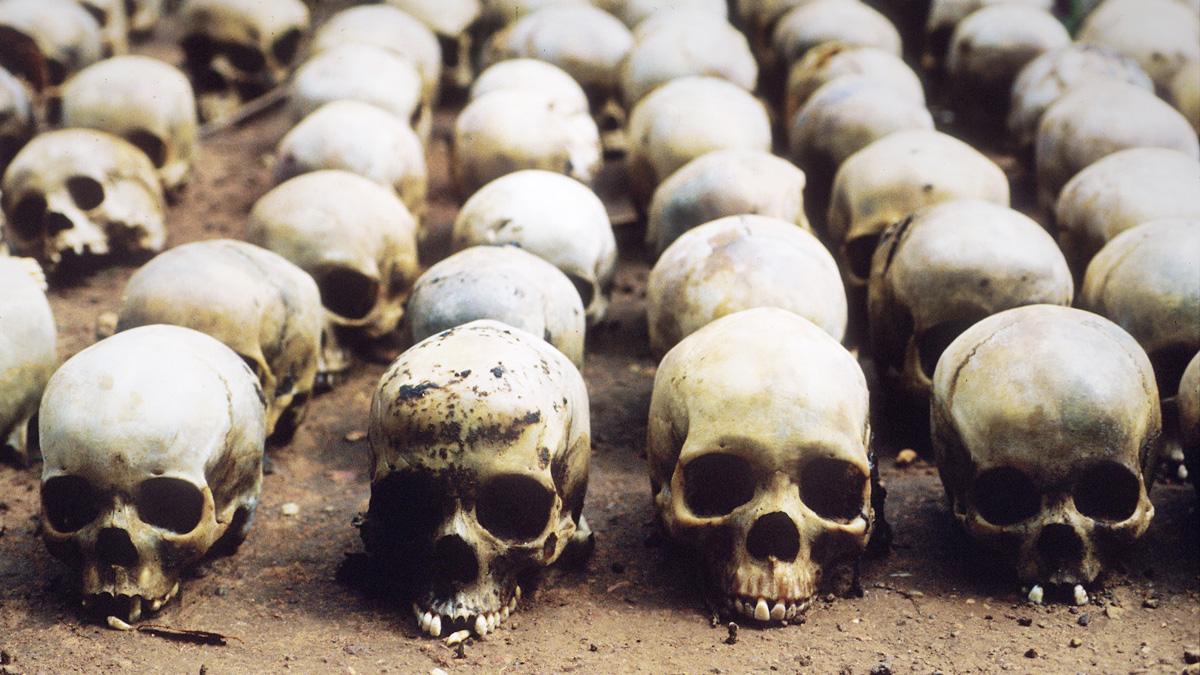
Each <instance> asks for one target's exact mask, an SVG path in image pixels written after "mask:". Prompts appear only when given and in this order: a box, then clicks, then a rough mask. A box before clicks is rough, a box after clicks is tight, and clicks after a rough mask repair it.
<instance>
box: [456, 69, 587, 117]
mask: <svg viewBox="0 0 1200 675" xmlns="http://www.w3.org/2000/svg"><path fill="white" fill-rule="evenodd" d="M501 89H531V90H534V91H536V92H539V93H541V94H545V95H548V96H550V98H551V99H552V100H553V105H554V109H555V110H557V111H558V112H561V113H563V114H566V115H576V114H579V115H586V114H588V110H589V106H588V99H587V94H585V93H584V92H583V87H580V86H579V83H578V82H576V81H575V80H573V79H572V78H571V76H570V75H568V74H567V71H565V70H563V69H562V68H559V67H558V66H556V65H554V64H552V63H547V62H545V61H539V60H537V59H508V60H507V61H500V62H499V63H496V64H495V65H491V66H488V67H487V68H486V69H485V70H484V71H483V72H481V73H479V77H477V78H475V81H474V82H473V83H472V84H471V91H470V100H472V101H474V100H475V99H477V98H481V97H483V96H484V95H485V94H489V93H491V92H493V91H498V90H501Z"/></svg>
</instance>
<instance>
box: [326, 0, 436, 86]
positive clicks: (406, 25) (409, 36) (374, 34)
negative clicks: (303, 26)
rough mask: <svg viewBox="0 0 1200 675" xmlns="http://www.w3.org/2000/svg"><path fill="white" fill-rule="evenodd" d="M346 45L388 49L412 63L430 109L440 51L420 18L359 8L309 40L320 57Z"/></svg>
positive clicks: (338, 17) (383, 7)
mask: <svg viewBox="0 0 1200 675" xmlns="http://www.w3.org/2000/svg"><path fill="white" fill-rule="evenodd" d="M347 43H355V44H367V45H373V46H375V47H381V48H383V49H390V50H392V51H394V52H396V53H398V54H399V55H400V56H403V57H404V58H406V59H408V60H410V61H412V63H413V64H414V65H415V66H416V67H417V70H418V71H420V73H421V82H422V88H421V91H422V99H423V100H424V101H425V104H426V105H430V106H432V105H433V103H434V102H435V101H436V100H437V93H438V86H439V84H440V81H441V78H442V49H441V47H440V46H438V40H437V36H436V35H434V34H433V31H431V30H430V29H429V27H428V26H426V25H425V24H423V23H421V21H420V19H417V18H416V17H414V16H412V15H410V14H408V13H407V12H404V11H403V10H400V9H398V8H396V7H392V6H389V5H361V6H357V7H351V8H349V9H344V10H342V11H340V12H338V13H337V14H334V15H333V16H331V17H329V19H328V20H327V21H325V23H324V24H322V25H321V27H320V28H319V29H317V32H316V34H315V35H313V40H312V53H314V54H319V53H321V52H323V51H326V50H328V49H332V48H333V47H336V46H338V45H344V44H347Z"/></svg>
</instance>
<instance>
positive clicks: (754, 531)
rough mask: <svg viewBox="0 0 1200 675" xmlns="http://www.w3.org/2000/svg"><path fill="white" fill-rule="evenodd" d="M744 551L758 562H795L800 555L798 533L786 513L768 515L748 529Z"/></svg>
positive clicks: (777, 512)
mask: <svg viewBox="0 0 1200 675" xmlns="http://www.w3.org/2000/svg"><path fill="white" fill-rule="evenodd" d="M746 549H747V550H748V551H750V555H752V556H754V557H755V558H758V559H759V560H767V559H768V558H776V559H777V560H786V561H791V560H795V559H796V555H797V554H799V553H800V532H799V531H798V530H797V529H796V524H795V523H793V522H792V519H791V517H789V516H788V515H787V514H786V513H782V512H779V511H776V512H775V513H768V514H767V515H765V516H763V517H761V518H759V519H758V520H757V521H756V522H755V523H754V527H752V528H750V534H749V535H748V536H747V537H746Z"/></svg>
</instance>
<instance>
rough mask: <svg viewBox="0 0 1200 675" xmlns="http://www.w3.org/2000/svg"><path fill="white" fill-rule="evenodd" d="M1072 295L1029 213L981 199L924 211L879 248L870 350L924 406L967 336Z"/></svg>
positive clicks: (899, 388) (884, 371)
mask: <svg viewBox="0 0 1200 675" xmlns="http://www.w3.org/2000/svg"><path fill="white" fill-rule="evenodd" d="M1073 297H1074V283H1073V282H1072V280H1071V270H1070V269H1069V268H1068V267H1067V261H1066V260H1065V259H1063V255H1062V252H1061V251H1059V250H1058V245H1057V244H1055V243H1054V238H1053V237H1051V236H1050V234H1049V233H1047V232H1046V230H1045V229H1043V228H1042V226H1041V225H1038V224H1037V223H1036V222H1034V221H1033V220H1032V219H1030V218H1029V217H1028V216H1026V215H1024V214H1022V213H1021V212H1019V211H1015V210H1013V209H1010V208H1008V207H1005V206H1000V205H998V204H994V203H992V202H986V201H982V200H978V199H958V200H952V201H947V202H943V203H941V204H936V205H933V206H927V207H925V208H922V209H920V210H919V211H917V212H915V213H913V214H912V215H910V216H908V217H907V218H905V219H904V220H901V221H900V222H898V223H896V224H894V225H892V226H891V227H890V228H888V230H887V231H886V233H885V234H884V235H883V238H882V239H881V240H880V242H879V246H878V247H877V248H876V250H875V256H874V262H873V265H872V268H871V280H870V289H869V293H868V299H869V301H868V315H869V317H870V320H869V321H868V326H869V328H870V336H871V353H872V356H873V357H874V359H875V363H876V367H877V368H878V369H879V371H880V375H882V376H884V377H886V378H887V379H888V380H889V384H890V385H891V386H893V387H894V390H895V391H896V392H897V393H898V394H899V398H900V400H907V402H909V403H911V404H912V407H913V408H915V409H917V410H922V411H923V410H927V409H928V406H929V389H930V387H931V386H932V380H933V372H934V368H935V366H937V362H938V358H939V357H940V356H941V355H942V352H943V351H944V350H945V349H946V346H947V345H949V344H950V343H951V342H952V341H953V340H954V338H956V337H958V335H959V334H960V333H962V332H963V331H964V330H966V329H967V328H968V327H970V326H971V325H973V324H975V323H976V322H977V321H979V320H980V319H983V318H985V317H988V316H990V315H992V314H995V313H997V312H1000V311H1003V310H1006V309H1010V308H1013V307H1019V306H1023V305H1036V304H1051V305H1063V306H1067V305H1070V304H1071V299H1072V298H1073Z"/></svg>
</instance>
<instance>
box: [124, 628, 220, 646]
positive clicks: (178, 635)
mask: <svg viewBox="0 0 1200 675" xmlns="http://www.w3.org/2000/svg"><path fill="white" fill-rule="evenodd" d="M137 631H138V632H139V633H145V634H147V635H153V636H154V637H160V638H163V639H166V640H171V641H172V642H187V643H189V644H194V645H210V646H213V647H224V646H225V645H227V644H229V640H230V638H229V637H227V636H224V635H221V634H220V633H212V632H209V631H206V630H184V629H180V628H170V627H168V626H156V625H154V624H145V625H141V626H138V628H137ZM232 639H234V640H236V639H237V638H232Z"/></svg>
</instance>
